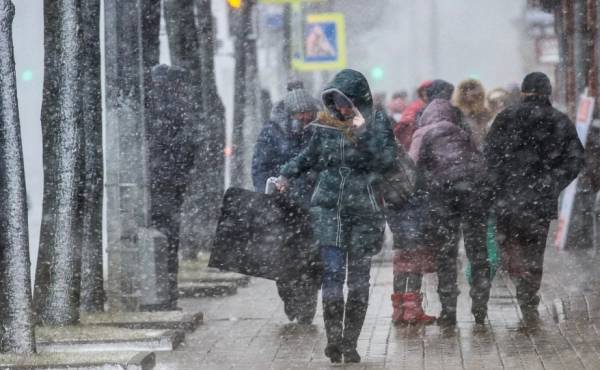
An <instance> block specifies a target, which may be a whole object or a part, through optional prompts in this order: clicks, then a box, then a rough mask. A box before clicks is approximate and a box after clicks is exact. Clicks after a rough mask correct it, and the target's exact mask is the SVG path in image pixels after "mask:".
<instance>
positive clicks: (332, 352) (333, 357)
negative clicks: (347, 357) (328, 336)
mask: <svg viewBox="0 0 600 370" xmlns="http://www.w3.org/2000/svg"><path fill="white" fill-rule="evenodd" d="M325 356H327V357H329V360H330V361H331V362H332V363H334V364H338V363H341V362H342V351H341V350H340V347H339V346H337V345H335V344H328V345H327V347H325Z"/></svg>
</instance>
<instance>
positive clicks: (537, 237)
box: [516, 222, 548, 322]
mask: <svg viewBox="0 0 600 370" xmlns="http://www.w3.org/2000/svg"><path fill="white" fill-rule="evenodd" d="M547 233H548V223H547V222H538V223H536V224H533V225H530V229H529V233H528V234H527V235H526V237H525V238H524V239H525V240H524V243H523V244H522V245H520V255H521V258H522V259H523V264H524V267H525V273H524V274H523V275H522V276H521V277H519V278H518V279H517V281H516V283H517V284H516V285H517V301H518V302H519V306H520V308H521V313H522V314H523V319H524V320H525V321H526V322H531V321H536V320H537V319H538V318H539V313H538V310H537V309H538V305H539V303H540V297H539V295H538V291H539V290H540V286H541V283H542V274H543V269H544V252H545V250H546V237H547Z"/></svg>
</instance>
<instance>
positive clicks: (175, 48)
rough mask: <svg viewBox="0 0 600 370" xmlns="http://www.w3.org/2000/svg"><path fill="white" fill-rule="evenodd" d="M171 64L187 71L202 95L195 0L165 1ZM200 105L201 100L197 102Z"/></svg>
mask: <svg viewBox="0 0 600 370" xmlns="http://www.w3.org/2000/svg"><path fill="white" fill-rule="evenodd" d="M163 5H164V10H165V21H166V25H167V35H168V38H169V48H170V54H171V64H173V65H176V66H179V67H183V68H185V69H187V70H188V71H189V72H190V74H191V75H192V81H193V83H194V85H195V86H196V88H197V89H198V90H197V92H198V94H200V89H199V88H200V83H201V80H200V79H201V74H202V66H201V64H200V46H199V43H198V38H197V34H196V23H195V20H194V0H164V3H163ZM197 104H200V100H198V101H197Z"/></svg>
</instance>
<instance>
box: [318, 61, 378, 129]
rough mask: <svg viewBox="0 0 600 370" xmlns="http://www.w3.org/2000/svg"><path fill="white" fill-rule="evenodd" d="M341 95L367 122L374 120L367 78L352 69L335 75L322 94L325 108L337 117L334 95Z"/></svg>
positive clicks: (371, 97)
mask: <svg viewBox="0 0 600 370" xmlns="http://www.w3.org/2000/svg"><path fill="white" fill-rule="evenodd" d="M336 93H341V94H342V95H344V96H345V97H346V98H348V99H349V100H350V101H351V102H352V104H354V106H355V107H356V108H357V109H358V110H359V111H360V113H361V114H362V115H363V117H364V118H365V120H366V121H367V122H371V121H372V119H373V96H372V95H371V89H370V88H369V83H368V82H367V79H366V78H365V76H364V75H363V74H362V73H360V72H358V71H355V70H352V69H344V70H342V71H341V72H339V73H338V74H336V75H335V77H334V78H333V80H332V81H331V82H330V83H329V84H328V85H327V87H326V88H325V89H324V90H323V92H322V93H321V99H322V100H323V104H324V105H325V107H326V108H327V109H328V110H329V111H330V112H331V113H332V114H334V115H336V111H335V104H334V103H333V95H334V94H336Z"/></svg>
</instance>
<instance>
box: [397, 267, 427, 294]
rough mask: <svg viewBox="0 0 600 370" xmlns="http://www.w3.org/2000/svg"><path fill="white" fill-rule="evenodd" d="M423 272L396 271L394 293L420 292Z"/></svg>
mask: <svg viewBox="0 0 600 370" xmlns="http://www.w3.org/2000/svg"><path fill="white" fill-rule="evenodd" d="M422 281H423V274H421V273H418V272H397V273H394V293H400V294H402V293H407V292H420V291H421V285H422Z"/></svg>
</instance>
